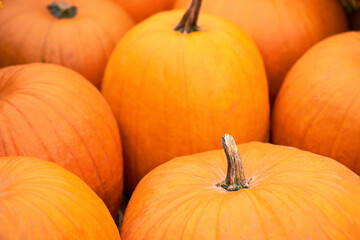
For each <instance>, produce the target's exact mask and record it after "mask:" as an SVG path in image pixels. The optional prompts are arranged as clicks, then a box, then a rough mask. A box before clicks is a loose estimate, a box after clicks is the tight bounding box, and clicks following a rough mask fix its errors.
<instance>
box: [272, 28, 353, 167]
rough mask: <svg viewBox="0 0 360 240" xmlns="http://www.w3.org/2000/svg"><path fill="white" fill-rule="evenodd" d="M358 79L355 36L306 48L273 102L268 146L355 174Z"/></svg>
mask: <svg viewBox="0 0 360 240" xmlns="http://www.w3.org/2000/svg"><path fill="white" fill-rule="evenodd" d="M359 76H360V33H359V32H348V33H344V34H340V35H337V36H334V37H331V38H328V39H326V40H324V41H322V42H320V43H319V44H317V45H316V46H314V47H313V48H311V49H310V50H309V51H308V52H307V53H306V54H305V55H304V56H303V57H302V58H301V59H300V60H299V61H298V62H297V63H296V64H295V66H294V67H293V68H292V69H291V71H290V72H289V74H288V76H287V77H286V79H285V82H284V86H283V87H282V88H281V90H280V93H279V96H278V98H277V99H276V102H275V108H274V112H273V123H272V127H273V131H272V135H273V142H274V143H276V144H283V145H289V146H295V147H298V148H300V149H304V150H308V151H311V152H314V153H317V154H321V155H324V156H328V157H331V158H333V159H336V160H338V161H340V162H341V163H343V164H344V165H346V166H347V167H349V168H350V169H352V170H354V171H355V172H356V173H358V174H360V151H359V150H360V149H359V146H360V114H359V113H360V98H359V97H360V95H359V93H360V92H359V89H360V80H359Z"/></svg>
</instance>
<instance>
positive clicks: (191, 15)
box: [175, 0, 201, 33]
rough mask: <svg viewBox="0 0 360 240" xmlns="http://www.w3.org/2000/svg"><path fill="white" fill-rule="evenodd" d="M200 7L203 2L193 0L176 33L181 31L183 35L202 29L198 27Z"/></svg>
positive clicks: (176, 28)
mask: <svg viewBox="0 0 360 240" xmlns="http://www.w3.org/2000/svg"><path fill="white" fill-rule="evenodd" d="M200 7H201V0H192V1H191V3H190V5H189V7H188V9H187V10H186V12H185V14H184V16H183V17H182V19H181V21H180V22H179V23H178V25H177V26H176V27H175V31H179V32H181V33H184V32H185V33H192V32H195V31H199V30H200V28H199V27H198V26H197V20H198V17H199V12H200Z"/></svg>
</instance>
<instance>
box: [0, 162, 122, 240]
mask: <svg viewBox="0 0 360 240" xmlns="http://www.w3.org/2000/svg"><path fill="white" fill-rule="evenodd" d="M0 209H1V211H0V222H1V224H0V239H4V240H5V239H13V240H20V239H54V240H55V239H59V240H60V239H83V240H90V239H93V240H97V239H109V240H114V239H120V236H119V232H118V229H117V227H116V225H115V222H114V220H113V219H112V218H111V215H110V213H109V210H108V209H107V208H106V206H105V204H104V203H103V201H102V200H101V199H100V198H99V197H98V196H97V195H96V194H95V193H94V192H93V191H92V190H91V189H90V188H89V187H88V186H87V185H86V184H85V183H84V182H83V181H82V180H81V179H80V178H78V177H77V176H75V175H74V174H72V173H70V172H68V171H66V170H65V169H63V168H62V167H60V166H58V165H56V164H54V163H50V162H47V161H42V160H39V159H36V158H28V157H12V158H10V157H3V158H0Z"/></svg>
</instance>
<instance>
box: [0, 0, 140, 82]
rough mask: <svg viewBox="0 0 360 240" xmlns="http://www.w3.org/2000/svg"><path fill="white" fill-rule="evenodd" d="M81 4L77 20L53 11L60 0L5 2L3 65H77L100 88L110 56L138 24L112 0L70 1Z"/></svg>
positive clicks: (0, 43) (0, 18) (0, 34)
mask: <svg viewBox="0 0 360 240" xmlns="http://www.w3.org/2000/svg"><path fill="white" fill-rule="evenodd" d="M64 1H65V2H67V3H69V4H72V5H75V6H76V7H77V9H78V10H77V15H76V16H75V17H74V18H71V19H56V18H54V16H52V15H51V14H50V12H49V10H48V9H47V5H48V4H50V3H52V2H55V0H31V1H29V0H3V1H2V2H3V6H4V8H3V9H1V14H0V23H1V27H0V68H1V67H5V66H10V65H15V64H24V63H33V62H47V63H56V64H60V65H63V66H66V67H68V68H71V69H73V70H75V71H77V72H79V73H80V74H82V75H83V76H84V77H85V78H86V79H88V80H89V81H90V82H92V83H93V84H94V85H95V86H97V87H100V83H101V80H102V78H103V72H104V69H105V66H106V63H107V61H108V58H109V56H110V54H111V52H112V50H113V48H114V47H115V44H116V43H117V42H118V41H119V39H120V38H121V37H122V36H123V35H124V34H125V32H127V31H128V30H129V29H130V28H131V27H132V26H133V25H134V22H133V20H132V19H131V17H130V16H129V15H128V14H127V13H126V12H125V11H124V10H123V9H122V8H121V7H120V6H117V5H116V4H114V3H112V2H111V1H102V0H91V1H89V0H64Z"/></svg>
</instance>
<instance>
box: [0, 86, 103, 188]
mask: <svg viewBox="0 0 360 240" xmlns="http://www.w3.org/2000/svg"><path fill="white" fill-rule="evenodd" d="M14 84H16V83H14ZM33 91H34V90H33ZM40 92H41V94H45V95H47V96H48V97H51V98H53V99H56V100H60V99H61V98H55V95H54V93H53V94H49V93H47V92H42V91H39V90H37V91H36V93H40ZM14 94H16V95H19V93H18V92H15V93H14ZM22 94H24V93H22ZM27 96H28V97H30V98H33V99H36V100H37V101H39V102H41V104H43V105H44V106H46V108H47V110H46V111H52V112H53V113H56V115H57V116H60V117H61V118H62V119H64V120H65V121H66V122H67V124H68V125H69V126H70V128H71V129H72V130H73V131H74V133H75V134H76V135H77V136H78V138H79V141H80V142H81V144H82V145H83V146H84V149H85V150H86V152H87V154H88V156H89V158H88V159H89V160H90V163H91V164H92V165H93V170H94V172H95V173H96V175H97V178H98V181H99V186H100V190H101V193H100V195H104V189H103V188H102V185H103V181H102V180H101V178H100V176H99V175H98V173H97V168H96V166H95V164H94V161H93V156H92V155H91V154H90V152H89V151H88V150H87V149H88V148H87V147H88V146H86V144H85V143H84V140H83V139H82V137H81V136H80V135H79V133H78V132H77V131H76V129H75V128H74V126H73V125H72V124H71V122H70V121H69V120H68V119H67V118H66V117H65V116H64V115H63V114H61V113H60V112H59V111H57V110H56V107H54V106H53V105H50V104H49V103H46V102H45V101H44V100H43V99H40V98H39V97H36V96H33V95H30V94H27ZM16 97H17V98H19V96H16ZM3 100H4V101H6V102H7V103H8V104H10V105H11V106H12V107H13V108H14V109H15V110H16V111H17V112H18V113H19V114H20V115H21V117H22V118H23V119H24V120H25V121H26V122H27V123H28V126H29V127H30V129H32V131H33V134H34V136H35V137H36V138H37V139H38V140H39V142H40V145H41V146H42V147H43V150H45V151H46V152H47V153H48V157H47V159H48V160H49V161H52V162H57V160H56V159H57V156H55V155H54V154H51V153H50V152H49V151H48V148H47V147H46V144H45V143H44V141H43V139H42V138H41V137H40V136H38V135H37V134H36V132H35V130H34V127H33V125H32V124H31V122H30V120H31V118H30V117H29V116H26V115H25V114H24V113H23V112H22V111H20V110H19V109H18V108H17V107H16V105H15V104H12V103H11V102H10V101H9V100H6V99H3ZM64 101H66V98H64V99H61V101H60V102H64ZM25 102H26V103H31V101H25ZM33 105H34V104H33ZM67 105H68V107H70V108H71V109H73V108H72V105H71V104H67ZM35 106H36V105H35ZM34 109H35V108H34ZM38 110H39V109H38ZM40 111H41V110H40ZM41 112H43V111H41ZM79 116H80V114H79ZM82 117H85V116H82ZM84 119H85V118H84ZM10 123H11V121H8V124H10ZM49 127H51V128H52V129H54V130H56V129H55V128H54V127H53V126H52V125H49ZM55 133H56V131H55ZM58 136H59V135H58ZM59 141H60V142H63V140H61V139H59ZM99 142H101V141H99ZM63 143H64V145H65V146H66V147H68V145H67V144H66V143H65V142H63ZM19 149H21V148H17V150H19ZM69 153H70V154H71V155H72V156H74V154H73V153H72V151H69ZM29 154H30V155H31V153H26V152H24V153H23V155H29ZM74 160H75V162H76V163H77V166H78V167H79V173H80V175H81V177H83V179H84V180H85V181H86V180H87V178H86V177H85V175H84V173H83V172H82V170H81V167H80V164H79V162H78V161H76V158H74Z"/></svg>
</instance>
